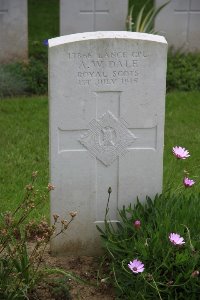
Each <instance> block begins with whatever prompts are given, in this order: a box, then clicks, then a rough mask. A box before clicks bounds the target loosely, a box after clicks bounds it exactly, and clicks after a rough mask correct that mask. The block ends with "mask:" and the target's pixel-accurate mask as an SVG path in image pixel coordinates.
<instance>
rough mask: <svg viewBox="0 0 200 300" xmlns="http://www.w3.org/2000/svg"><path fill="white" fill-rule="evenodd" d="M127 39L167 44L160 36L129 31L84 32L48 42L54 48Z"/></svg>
mask: <svg viewBox="0 0 200 300" xmlns="http://www.w3.org/2000/svg"><path fill="white" fill-rule="evenodd" d="M112 38H113V39H128V40H145V41H151V42H157V43H162V44H167V41H166V39H165V38H164V37H163V36H160V35H154V34H149V33H141V32H130V31H96V32H84V33H76V34H69V35H64V36H60V37H56V38H52V39H49V40H48V44H49V47H50V48H51V47H55V46H59V45H63V44H68V43H74V42H78V41H84V40H99V39H112Z"/></svg>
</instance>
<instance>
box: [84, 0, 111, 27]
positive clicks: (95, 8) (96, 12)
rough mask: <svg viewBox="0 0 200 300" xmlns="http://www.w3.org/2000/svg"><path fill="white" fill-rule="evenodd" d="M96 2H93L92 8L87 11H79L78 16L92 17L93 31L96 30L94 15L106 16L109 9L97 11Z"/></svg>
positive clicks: (94, 0)
mask: <svg viewBox="0 0 200 300" xmlns="http://www.w3.org/2000/svg"><path fill="white" fill-rule="evenodd" d="M96 1H97V0H93V7H92V8H91V9H88V10H84V9H82V10H80V14H86V15H88V14H89V15H92V16H93V30H96V15H102V14H108V13H109V9H97V3H96Z"/></svg>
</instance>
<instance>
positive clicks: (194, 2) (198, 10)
mask: <svg viewBox="0 0 200 300" xmlns="http://www.w3.org/2000/svg"><path fill="white" fill-rule="evenodd" d="M165 2H166V1H165V0H156V6H157V7H158V6H160V5H162V4H163V3H165ZM199 28H200V1H199V0H172V1H171V2H170V3H169V4H168V5H167V6H166V7H165V8H164V9H163V10H162V11H161V12H160V13H159V14H158V16H157V18H156V22H155V30H157V31H159V32H160V34H163V35H164V36H165V37H166V39H167V42H168V44H169V46H172V47H173V48H174V49H176V50H182V51H189V52H195V51H199V50H200V30H199Z"/></svg>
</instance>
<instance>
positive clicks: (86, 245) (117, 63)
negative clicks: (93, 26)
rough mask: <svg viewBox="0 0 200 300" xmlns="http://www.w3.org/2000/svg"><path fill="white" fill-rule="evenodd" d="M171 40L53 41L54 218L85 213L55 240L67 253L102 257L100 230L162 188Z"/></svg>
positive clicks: (109, 35)
mask: <svg viewBox="0 0 200 300" xmlns="http://www.w3.org/2000/svg"><path fill="white" fill-rule="evenodd" d="M166 57H167V43H166V41H165V38H164V37H160V36H156V35H148V34H141V33H132V32H96V33H84V34H74V35H69V36H63V37H60V38H55V39H50V40H49V71H50V73H49V74H50V78H49V92H50V162H51V168H50V169H51V182H52V184H53V185H55V186H56V189H55V190H54V191H53V192H52V194H51V213H52V214H53V213H56V214H58V215H60V216H61V218H64V219H68V216H67V212H68V211H69V210H71V211H77V212H78V215H77V217H76V219H75V220H74V222H73V223H72V224H71V226H70V227H69V229H68V231H67V233H66V235H61V236H60V237H58V238H57V239H52V251H53V253H55V254H56V253H59V254H65V255H69V254H77V255H97V254H98V253H100V252H101V249H100V242H99V233H98V231H97V229H96V225H102V224H103V221H104V216H105V210H106V204H107V198H108V193H107V191H108V187H112V190H113V191H112V194H111V199H110V203H109V207H110V211H109V217H110V220H111V221H112V222H113V223H115V222H117V221H118V212H117V209H118V208H119V209H120V208H122V206H123V205H129V204H130V203H131V202H132V203H133V201H136V197H137V196H138V197H139V199H140V200H145V198H146V195H149V196H150V197H153V196H155V194H157V193H160V192H161V190H162V173H163V139H164V137H163V136H164V108H165V79H166V78H165V76H166V75H165V74H166Z"/></svg>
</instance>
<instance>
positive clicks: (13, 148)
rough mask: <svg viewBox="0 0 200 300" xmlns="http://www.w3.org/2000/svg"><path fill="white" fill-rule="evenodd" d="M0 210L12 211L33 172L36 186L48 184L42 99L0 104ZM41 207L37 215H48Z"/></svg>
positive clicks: (45, 100)
mask: <svg viewBox="0 0 200 300" xmlns="http://www.w3.org/2000/svg"><path fill="white" fill-rule="evenodd" d="M0 124H1V125H0V127H1V141H0V148H1V150H0V170H1V172H0V191H1V193H0V211H5V210H13V209H14V208H15V207H16V206H17V204H18V203H19V202H20V200H21V199H22V198H23V195H24V187H25V185H26V184H28V183H29V181H30V177H31V174H32V172H33V171H38V173H39V174H38V175H39V176H38V186H40V187H42V186H47V184H48V176H49V175H48V108H47V98H46V97H33V98H15V99H6V100H2V101H0ZM48 214H49V205H45V206H44V207H43V208H42V210H40V211H39V212H38V215H40V216H41V215H48Z"/></svg>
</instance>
